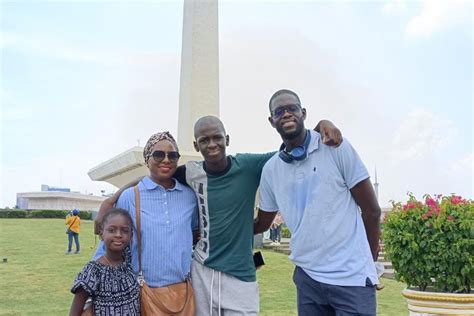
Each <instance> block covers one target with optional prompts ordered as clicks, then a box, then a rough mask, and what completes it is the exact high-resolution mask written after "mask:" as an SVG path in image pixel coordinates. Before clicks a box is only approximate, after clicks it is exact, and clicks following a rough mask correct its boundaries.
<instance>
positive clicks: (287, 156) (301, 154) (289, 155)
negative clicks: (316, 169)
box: [278, 130, 311, 163]
mask: <svg viewBox="0 0 474 316" xmlns="http://www.w3.org/2000/svg"><path fill="white" fill-rule="evenodd" d="M310 141H311V133H310V132H309V130H306V137H305V139H304V143H303V145H300V146H297V147H295V148H293V150H292V151H290V152H287V151H286V150H285V149H286V148H285V143H283V144H281V146H280V152H279V153H278V157H280V159H281V160H283V161H284V162H286V163H291V162H292V161H293V160H296V161H300V160H304V159H306V157H307V156H308V146H309V142H310Z"/></svg>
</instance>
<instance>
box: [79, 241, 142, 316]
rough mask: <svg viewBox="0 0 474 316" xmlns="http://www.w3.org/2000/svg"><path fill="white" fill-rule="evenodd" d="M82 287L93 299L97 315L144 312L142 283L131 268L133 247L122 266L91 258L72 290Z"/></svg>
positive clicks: (125, 315) (115, 315)
mask: <svg viewBox="0 0 474 316" xmlns="http://www.w3.org/2000/svg"><path fill="white" fill-rule="evenodd" d="M79 288H82V289H84V291H86V292H87V293H89V295H90V297H91V298H92V304H93V308H94V315H100V316H112V315H114V316H135V315H140V286H139V284H138V282H137V280H136V278H135V273H134V272H133V269H132V267H131V254H130V248H129V247H127V248H126V249H125V250H124V260H123V263H122V264H121V265H119V266H108V265H104V264H102V263H100V262H99V261H90V262H89V263H88V264H87V265H86V266H85V267H84V269H82V271H81V272H79V274H78V275H77V277H76V279H75V281H74V284H73V286H72V288H71V292H72V293H76V291H77V290H78V289H79Z"/></svg>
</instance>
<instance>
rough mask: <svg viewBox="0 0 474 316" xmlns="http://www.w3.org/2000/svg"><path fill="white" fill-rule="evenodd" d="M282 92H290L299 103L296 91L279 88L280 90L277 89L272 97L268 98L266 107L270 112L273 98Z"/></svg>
mask: <svg viewBox="0 0 474 316" xmlns="http://www.w3.org/2000/svg"><path fill="white" fill-rule="evenodd" d="M282 94H291V95H293V96H295V98H296V99H297V100H298V102H299V104H300V105H301V101H300V97H299V96H298V95H297V94H296V92H294V91H291V90H288V89H281V90H278V91H277V92H275V93H274V94H273V95H272V97H271V98H270V101H269V102H268V109H269V110H270V112H271V111H272V102H273V99H275V98H276V97H277V96H279V95H282Z"/></svg>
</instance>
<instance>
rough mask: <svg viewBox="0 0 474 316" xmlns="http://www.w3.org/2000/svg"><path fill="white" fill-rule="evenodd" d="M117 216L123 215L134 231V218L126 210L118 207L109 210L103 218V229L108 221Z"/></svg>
mask: <svg viewBox="0 0 474 316" xmlns="http://www.w3.org/2000/svg"><path fill="white" fill-rule="evenodd" d="M116 215H122V216H123V217H125V218H126V219H127V221H128V223H129V225H130V228H131V229H132V230H133V220H132V216H130V213H129V212H128V211H127V210H124V209H123V208H116V207H114V208H111V209H110V210H108V211H107V213H106V214H105V215H104V218H102V223H101V224H102V225H101V226H102V229H103V228H104V227H105V224H106V223H107V222H108V220H109V219H110V218H112V217H113V216H116Z"/></svg>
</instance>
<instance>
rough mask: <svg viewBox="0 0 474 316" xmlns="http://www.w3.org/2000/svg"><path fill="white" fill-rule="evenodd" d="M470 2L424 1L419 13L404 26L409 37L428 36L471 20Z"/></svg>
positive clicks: (455, 0) (456, 0)
mask: <svg viewBox="0 0 474 316" xmlns="http://www.w3.org/2000/svg"><path fill="white" fill-rule="evenodd" d="M470 12H472V4H471V2H470V1H460V0H453V1H446V0H425V1H423V8H422V10H421V13H420V14H419V15H417V16H415V17H414V18H412V19H411V20H410V21H409V22H408V24H407V26H406V29H405V31H406V34H407V35H408V36H410V37H423V36H430V35H431V34H432V33H434V32H436V31H439V30H441V29H447V28H450V27H452V26H454V25H456V24H459V23H462V22H463V21H466V20H468V19H472V14H471V13H470Z"/></svg>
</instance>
